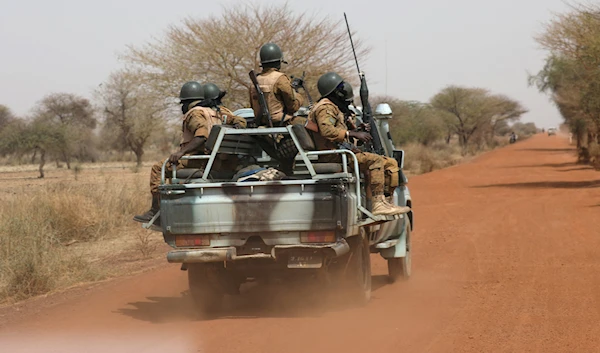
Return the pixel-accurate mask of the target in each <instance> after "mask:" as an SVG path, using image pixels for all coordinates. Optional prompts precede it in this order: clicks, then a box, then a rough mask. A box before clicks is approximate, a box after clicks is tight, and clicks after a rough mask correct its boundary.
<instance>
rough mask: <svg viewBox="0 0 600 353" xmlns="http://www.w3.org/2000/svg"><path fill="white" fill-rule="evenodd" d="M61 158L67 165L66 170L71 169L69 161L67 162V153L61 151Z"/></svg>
mask: <svg viewBox="0 0 600 353" xmlns="http://www.w3.org/2000/svg"><path fill="white" fill-rule="evenodd" d="M63 158H64V160H65V163H67V169H71V161H70V160H69V155H68V154H67V152H64V151H63Z"/></svg>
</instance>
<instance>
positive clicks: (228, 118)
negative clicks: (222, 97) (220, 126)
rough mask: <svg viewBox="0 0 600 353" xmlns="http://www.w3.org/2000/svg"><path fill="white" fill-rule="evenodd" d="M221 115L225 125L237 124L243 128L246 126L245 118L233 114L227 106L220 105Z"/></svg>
mask: <svg viewBox="0 0 600 353" xmlns="http://www.w3.org/2000/svg"><path fill="white" fill-rule="evenodd" d="M221 115H222V117H223V118H224V124H225V125H232V126H235V125H239V127H240V128H242V129H245V128H246V126H247V123H246V119H244V118H242V117H241V116H237V115H235V114H233V112H232V111H231V110H229V109H228V108H225V107H221Z"/></svg>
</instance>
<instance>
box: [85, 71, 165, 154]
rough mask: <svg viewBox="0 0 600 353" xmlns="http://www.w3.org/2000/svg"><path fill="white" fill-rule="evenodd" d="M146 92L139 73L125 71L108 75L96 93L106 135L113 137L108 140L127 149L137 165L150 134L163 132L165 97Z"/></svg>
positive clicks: (145, 86) (119, 147)
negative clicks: (103, 118)
mask: <svg viewBox="0 0 600 353" xmlns="http://www.w3.org/2000/svg"><path fill="white" fill-rule="evenodd" d="M149 92H151V90H149V89H148V87H147V85H146V84H145V83H144V82H143V81H142V80H141V79H140V76H138V75H136V74H135V73H132V72H127V71H118V72H115V73H113V74H111V75H110V76H109V78H108V80H107V81H106V82H105V83H103V84H102V85H101V87H100V89H99V90H98V92H97V93H98V96H99V97H100V102H99V104H100V106H101V110H102V112H103V113H104V117H105V121H104V128H103V130H104V132H108V134H105V136H112V139H110V140H108V141H107V142H108V143H109V144H111V145H112V146H115V147H117V148H118V149H123V148H125V147H127V148H128V149H130V150H131V151H132V152H133V153H135V156H136V161H137V165H138V166H141V165H142V157H143V156H144V147H145V146H146V144H147V143H148V141H149V139H150V137H151V136H152V135H153V134H154V133H156V132H158V131H161V130H163V131H164V122H165V118H164V114H163V112H164V111H165V109H166V104H165V100H164V99H162V100H161V99H160V98H156V97H152V96H151V95H150V94H149Z"/></svg>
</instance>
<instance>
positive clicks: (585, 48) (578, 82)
mask: <svg viewBox="0 0 600 353" xmlns="http://www.w3.org/2000/svg"><path fill="white" fill-rule="evenodd" d="M535 39H536V41H537V42H538V43H539V44H540V45H541V46H542V47H543V48H544V49H546V50H547V51H548V52H549V54H548V58H547V59H546V63H545V65H544V67H543V68H542V70H540V71H539V72H538V73H537V74H536V75H534V76H530V77H529V83H530V85H536V86H537V87H538V89H539V90H540V91H541V92H545V93H549V94H550V97H551V99H552V101H553V102H554V103H555V104H556V106H557V107H558V109H559V111H560V113H561V115H562V116H563V118H564V119H565V121H566V122H567V124H568V125H569V126H570V128H571V131H572V132H573V133H574V135H575V138H576V140H577V146H578V150H579V153H580V158H582V159H586V158H587V157H586V155H589V152H588V149H589V148H592V149H596V150H597V151H595V154H599V155H600V149H599V148H598V144H599V143H600V5H598V4H590V5H581V4H580V5H575V6H572V8H571V10H570V11H569V12H566V13H563V14H559V15H557V16H556V17H555V18H554V19H553V20H551V21H550V22H548V23H547V24H546V26H545V31H544V33H542V34H541V35H539V36H537V37H536V38H535Z"/></svg>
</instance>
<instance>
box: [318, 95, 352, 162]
mask: <svg viewBox="0 0 600 353" xmlns="http://www.w3.org/2000/svg"><path fill="white" fill-rule="evenodd" d="M326 105H330V106H331V107H332V108H333V109H334V111H335V112H337V117H336V123H335V127H339V128H343V129H344V130H348V128H347V127H346V124H344V114H343V113H342V112H341V111H340V109H339V108H338V107H337V105H335V104H334V103H333V102H331V101H330V100H329V99H327V98H324V99H321V100H320V101H318V102H317V103H316V104H315V105H314V106H313V107H312V109H311V110H310V113H309V114H308V120H309V121H311V122H313V123H314V124H315V125H316V126H317V131H318V130H319V129H320V127H319V122H318V121H317V117H316V112H317V111H319V110H320V108H321V107H324V106H326ZM312 135H313V138H314V141H315V147H317V149H318V150H320V151H321V150H335V149H337V146H336V144H335V143H333V142H331V141H329V140H328V139H326V138H325V137H323V136H321V133H320V131H318V132H316V133H313V134H312Z"/></svg>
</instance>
